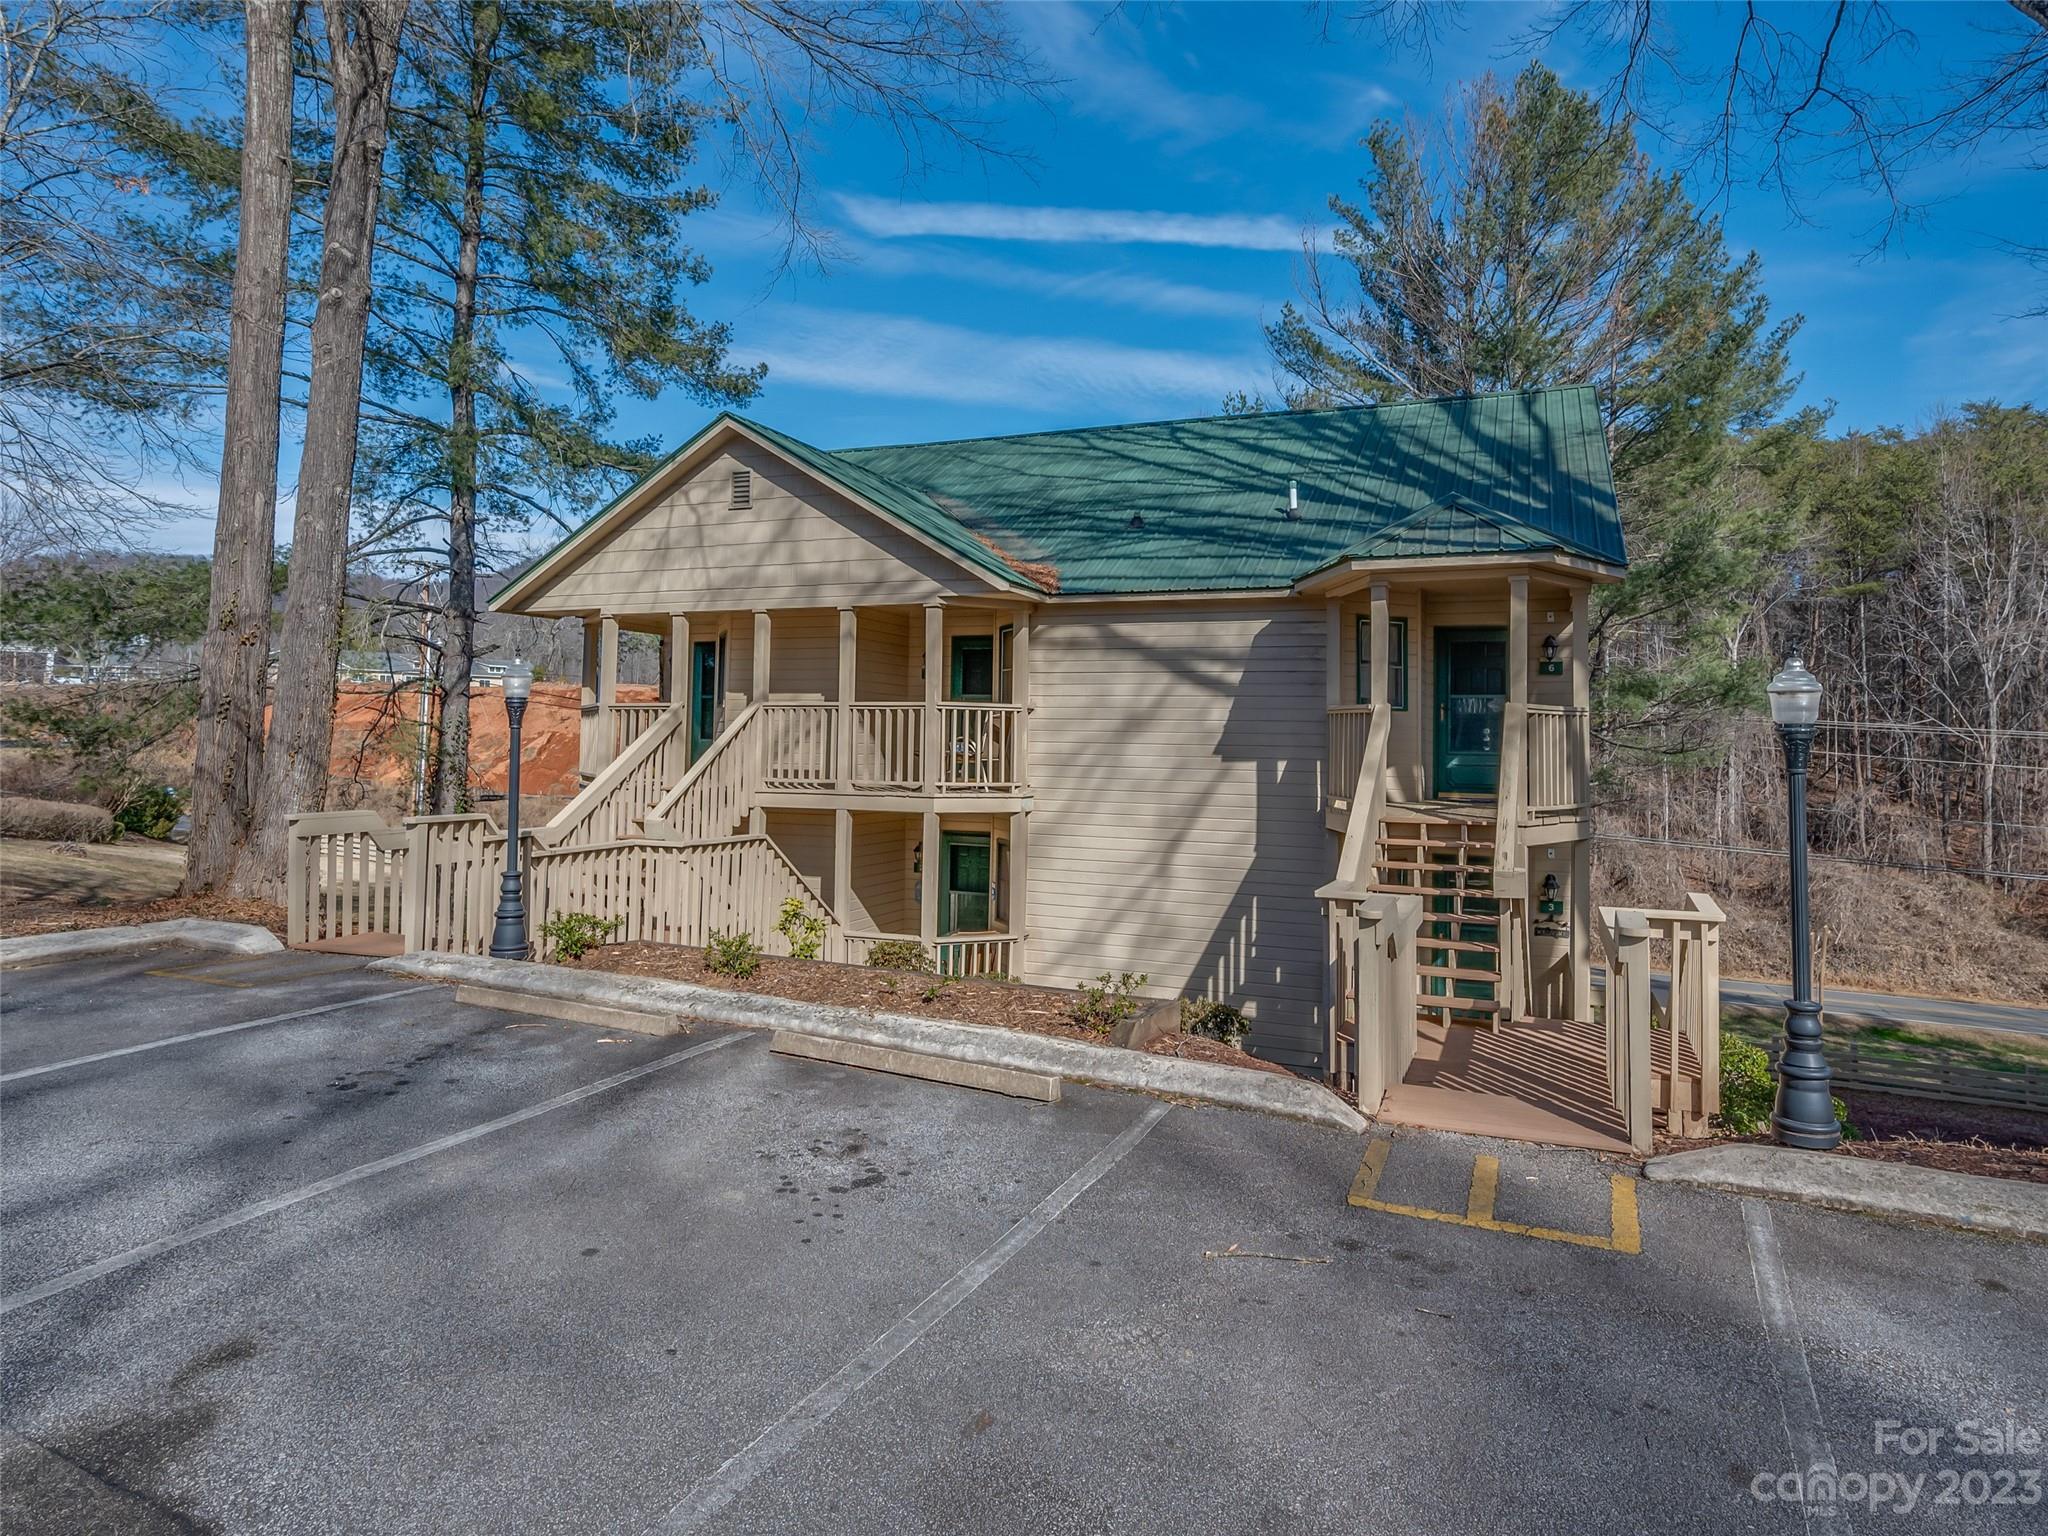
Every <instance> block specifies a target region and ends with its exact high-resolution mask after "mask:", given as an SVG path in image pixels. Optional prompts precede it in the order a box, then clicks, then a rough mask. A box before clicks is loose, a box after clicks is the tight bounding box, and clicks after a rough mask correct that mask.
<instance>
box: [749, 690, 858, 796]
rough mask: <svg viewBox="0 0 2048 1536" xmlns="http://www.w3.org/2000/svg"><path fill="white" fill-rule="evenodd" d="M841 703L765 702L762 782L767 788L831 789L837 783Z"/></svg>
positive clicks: (762, 729)
mask: <svg viewBox="0 0 2048 1536" xmlns="http://www.w3.org/2000/svg"><path fill="white" fill-rule="evenodd" d="M838 718H839V706H838V705H837V704H763V705H762V706H761V723H760V725H759V726H758V727H757V729H758V730H759V731H760V732H761V733H762V753H761V783H762V786H763V787H764V788H767V789H829V788H831V787H832V785H833V784H835V783H836V782H837V774H836V773H835V771H834V758H833V751H832V748H833V740H832V738H833V736H834V734H835V733H834V731H833V724H834V722H835V721H836V720H837V719H838Z"/></svg>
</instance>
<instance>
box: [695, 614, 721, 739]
mask: <svg viewBox="0 0 2048 1536" xmlns="http://www.w3.org/2000/svg"><path fill="white" fill-rule="evenodd" d="M717 734H718V642H717V641H716V640H698V641H696V642H694V643H693V644H692V645H691V646H690V761H691V762H693V763H694V762H696V761H697V759H698V758H700V757H702V756H703V755H704V752H705V749H706V748H708V747H709V746H710V745H711V739H712V737H714V736H716V735H717Z"/></svg>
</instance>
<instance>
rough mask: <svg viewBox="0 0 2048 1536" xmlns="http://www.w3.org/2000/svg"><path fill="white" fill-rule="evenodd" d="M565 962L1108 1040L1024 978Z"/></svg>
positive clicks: (1225, 1049) (1059, 997)
mask: <svg viewBox="0 0 2048 1536" xmlns="http://www.w3.org/2000/svg"><path fill="white" fill-rule="evenodd" d="M565 963H566V964H568V965H570V966H572V967H574V968H575V969H578V970H585V971H609V972H613V973H615V974H617V975H621V976H656V977H660V978H661V979H662V980H664V981H687V982H693V983H695V984H696V985H698V986H700V987H719V988H722V989H723V990H725V991H728V992H752V993H758V994H762V995H765V996H768V997H786V998H789V999H791V1000H793V1001H795V1002H800V1003H832V1004H836V1005H838V1006H840V1007H845V1008H866V1009H870V1010H872V1011H875V1012H879V1013H905V1014H911V1015H913V1016H916V1017H919V1018H927V1019H943V1020H945V1021H946V1022H948V1023H952V1024H982V1025H987V1026H990V1027H992V1028H996V1029H1021V1030H1023V1031H1024V1032H1026V1033H1027V1034H1033V1035H1056V1036H1059V1037H1060V1038H1062V1039H1067V1040H1085V1041H1087V1042H1088V1043H1089V1044H1091V1045H1105V1044H1107V1043H1108V1042H1107V1041H1105V1040H1104V1039H1103V1037H1102V1036H1101V1035H1098V1034H1097V1033H1095V1031H1094V1030H1092V1029H1087V1028H1084V1027H1083V1026H1081V1025H1079V1024H1076V1023H1075V1022H1074V1020H1073V1009H1074V1004H1075V1003H1076V1002H1077V1001H1079V999H1080V994H1079V993H1077V992H1070V991H1066V990H1064V989H1062V988H1057V987H1032V986H1026V985H1024V984H1023V983H1021V982H1014V981H985V980H981V979H960V980H955V981H947V982H940V981H939V980H938V979H937V978H935V977H932V976H927V975H923V974H921V973H919V972H916V971H891V970H882V969H878V968H876V967H873V966H865V965H836V964H833V963H831V962H829V961H824V960H791V959H787V958H785V957H782V956H777V955H763V956H762V957H761V968H760V969H759V970H758V971H756V972H755V973H754V974H753V975H751V976H748V977H745V978H739V977H733V976H725V975H721V974H719V973H717V972H715V971H711V970H707V969H706V968H705V965H704V952H703V951H702V950H701V949H691V948H687V947H685V946H683V945H678V944H648V943H642V942H634V943H630V944H606V945H604V946H603V947H602V948H599V949H594V950H592V951H591V952H590V953H589V954H587V955H585V956H583V957H582V958H581V959H580V960H571V961H567V962H565ZM1150 1052H1151V1054H1153V1055H1155V1056H1177V1057H1180V1058H1182V1059H1184V1060H1187V1061H1207V1062H1215V1063H1218V1064H1220V1065H1223V1066H1230V1067H1248V1068H1250V1069H1252V1070H1253V1071H1255V1072H1279V1073H1282V1074H1286V1075H1290V1076H1291V1075H1292V1074H1288V1073H1287V1069H1286V1068H1285V1067H1283V1066H1281V1065H1279V1064H1278V1063H1277V1062H1271V1061H1261V1060H1259V1059H1258V1057H1256V1056H1253V1055H1251V1054H1250V1053H1248V1052H1246V1051H1242V1050H1239V1049H1238V1048H1237V1047H1236V1046H1231V1045H1225V1044H1224V1043H1223V1042H1222V1041H1220V1040H1210V1039H1207V1038H1206V1037H1200V1036H1193V1035H1176V1036H1170V1037H1168V1038H1166V1039H1164V1040H1155V1041H1154V1042H1153V1043H1152V1045H1151V1047H1150Z"/></svg>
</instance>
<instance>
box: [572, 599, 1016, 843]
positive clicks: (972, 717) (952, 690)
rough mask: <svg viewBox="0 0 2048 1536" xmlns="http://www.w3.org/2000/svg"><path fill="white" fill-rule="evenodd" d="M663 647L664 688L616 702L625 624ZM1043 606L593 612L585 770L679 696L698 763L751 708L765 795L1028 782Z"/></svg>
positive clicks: (947, 791) (1010, 787)
mask: <svg viewBox="0 0 2048 1536" xmlns="http://www.w3.org/2000/svg"><path fill="white" fill-rule="evenodd" d="M622 631H623V632H639V633H644V634H651V635H655V636H657V637H658V638H659V640H660V644H661V669H660V675H661V690H660V697H659V699H657V700H656V701H653V702H648V703H629V702H621V701H620V700H619V699H618V696H617V695H618V686H617V680H618V649H619V636H620V634H621V632H622ZM1030 641H1031V626H1030V609H1029V608H1028V607H1026V606H1020V605H997V604H989V603H971V602H960V601H949V602H931V603H924V604H883V605H874V606H866V607H856V606H843V607H838V608H775V609H770V608H759V609H751V610H743V611H726V612H720V611H707V612H697V613H678V614H626V615H620V614H609V613H602V614H596V615H590V616H587V617H586V618H585V620H584V664H583V710H582V713H583V733H582V745H581V754H580V761H579V768H580V770H581V773H582V776H583V778H584V780H585V782H588V781H589V780H591V779H594V778H596V777H597V776H598V775H600V774H602V773H603V772H604V771H605V769H606V768H607V767H608V766H609V765H610V764H611V763H613V762H614V761H616V760H617V759H618V758H619V757H620V756H621V755H623V754H624V753H625V752H626V751H627V750H628V749H629V748H630V747H631V746H632V745H633V743H634V742H635V741H637V740H638V739H639V738H640V737H641V736H642V735H644V734H645V733H646V732H648V731H650V730H652V729H654V728H655V726H656V725H657V723H658V722H660V721H661V720H662V719H663V717H664V716H666V715H668V713H669V712H670V711H671V710H673V709H675V708H677V707H678V706H679V705H680V706H683V707H684V709H685V716H684V717H683V718H682V719H679V720H677V721H675V722H673V725H674V727H675V728H677V729H678V730H687V733H688V750H687V753H686V754H685V756H684V761H685V764H686V765H687V764H689V763H694V762H695V761H696V760H697V759H698V758H699V757H701V756H703V755H704V754H705V753H706V752H707V751H708V750H709V749H710V747H711V745H712V744H713V743H714V742H716V741H717V740H718V739H719V738H720V737H721V736H722V735H723V734H724V733H725V732H726V731H727V730H728V729H729V728H730V727H731V726H732V725H734V724H735V723H737V722H738V721H739V719H740V717H741V716H742V715H743V714H749V715H751V717H752V718H751V723H752V724H753V726H754V729H753V731H752V732H751V737H750V744H751V748H752V750H753V751H754V752H755V753H756V754H757V760H756V762H755V764H754V765H753V778H754V782H755V785H756V789H757V794H758V797H759V800H760V802H761V803H762V804H763V805H778V804H788V805H796V804H804V803H815V801H816V798H817V797H820V796H834V795H838V796H849V795H851V796H859V797H861V798H862V799H863V800H864V801H868V802H872V801H874V800H875V799H876V797H889V796H895V797H904V796H915V797H937V796H953V795H965V796H1006V795H1009V796H1013V795H1017V794H1019V793H1022V792H1023V791H1024V790H1025V788H1026V783H1027V775H1026V764H1027V762H1028V749H1029V725H1030V722H1029V709H1028V699H1029V690H1030V678H1031V643H1030Z"/></svg>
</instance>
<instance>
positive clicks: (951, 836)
mask: <svg viewBox="0 0 2048 1536" xmlns="http://www.w3.org/2000/svg"><path fill="white" fill-rule="evenodd" d="M989 883H990V882H989V846H988V834H987V833H986V832H942V833H940V834H939V934H940V936H941V937H944V936H945V935H947V934H951V933H986V932H987V931H988V893H989Z"/></svg>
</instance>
